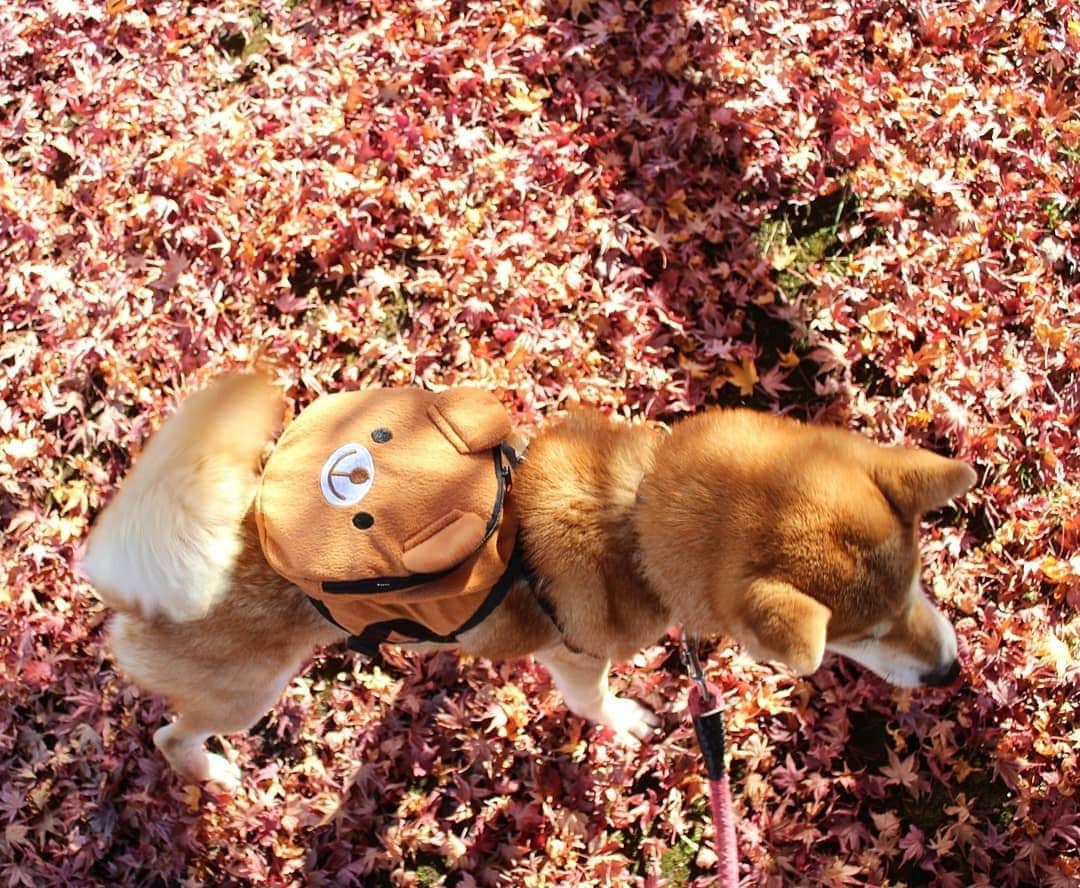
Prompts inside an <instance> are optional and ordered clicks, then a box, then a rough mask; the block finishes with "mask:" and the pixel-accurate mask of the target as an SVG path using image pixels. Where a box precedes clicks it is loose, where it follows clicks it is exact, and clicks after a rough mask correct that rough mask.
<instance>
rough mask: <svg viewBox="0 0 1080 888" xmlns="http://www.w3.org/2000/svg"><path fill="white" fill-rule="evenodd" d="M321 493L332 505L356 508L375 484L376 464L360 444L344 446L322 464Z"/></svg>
mask: <svg viewBox="0 0 1080 888" xmlns="http://www.w3.org/2000/svg"><path fill="white" fill-rule="evenodd" d="M319 480H320V482H321V484H322V493H323V496H324V497H325V498H326V501H327V502H328V503H330V505H332V506H355V505H356V504H357V503H358V502H360V500H362V499H363V498H364V497H365V496H367V492H368V491H369V490H371V485H372V484H374V483H375V461H374V460H373V459H372V458H371V453H369V452H368V449H367V448H366V447H364V445H363V444H346V445H344V446H343V447H339V448H338V449H337V450H335V451H334V452H333V453H332V454H331V455H330V458H329V459H328V460H327V461H326V462H325V463H323V467H322V473H321V475H320V477H319Z"/></svg>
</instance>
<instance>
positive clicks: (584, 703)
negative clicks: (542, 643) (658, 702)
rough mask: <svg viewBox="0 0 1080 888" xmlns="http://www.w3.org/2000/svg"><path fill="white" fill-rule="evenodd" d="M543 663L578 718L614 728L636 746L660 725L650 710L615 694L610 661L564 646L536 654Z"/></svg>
mask: <svg viewBox="0 0 1080 888" xmlns="http://www.w3.org/2000/svg"><path fill="white" fill-rule="evenodd" d="M534 656H535V657H536V659H537V660H539V661H540V662H541V663H543V664H544V665H545V666H546V667H547V670H548V672H550V673H551V680H552V682H553V683H554V685H555V687H556V688H558V689H559V693H561V694H562V695H563V699H564V700H565V701H566V706H567V708H568V709H569V710H570V711H571V712H573V713H574V714H575V715H579V716H581V717H582V718H586V719H588V720H589V721H594V722H597V723H599V724H601V725H604V726H606V727H609V728H611V729H612V730H613V731H615V735H616V736H617V737H618V738H619V740H621V741H622V742H623V743H626V744H627V745H629V746H637V745H638V744H639V743H640V742H641V741H642V740H645V739H647V738H648V737H650V736H651V735H652V734H653V733H655V731H656V728H657V727H658V726H659V724H660V720H659V719H658V718H657V717H656V715H655V714H654V713H653V712H651V711H650V710H648V709H646V708H645V707H644V706H642V705H641V704H640V703H638V702H636V701H635V700H630V699H628V698H626V697H620V696H618V695H617V694H614V693H612V691H611V688H610V687H609V686H608V668H609V666H610V664H609V663H608V661H607V660H599V659H597V658H595V657H590V656H588V655H586V654H578V653H574V652H573V651H570V650H569V649H568V648H566V647H565V646H564V645H561V644H560V645H556V646H555V647H553V648H548V649H547V650H544V651H540V652H538V653H537V654H535V655H534Z"/></svg>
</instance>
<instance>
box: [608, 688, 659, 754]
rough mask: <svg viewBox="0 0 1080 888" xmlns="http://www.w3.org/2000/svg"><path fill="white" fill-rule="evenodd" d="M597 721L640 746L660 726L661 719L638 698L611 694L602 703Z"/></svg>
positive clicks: (619, 736)
mask: <svg viewBox="0 0 1080 888" xmlns="http://www.w3.org/2000/svg"><path fill="white" fill-rule="evenodd" d="M597 721H598V722H600V724H602V725H606V726H607V727H609V728H611V729H612V730H613V731H615V734H616V736H617V737H618V738H619V739H620V740H622V741H623V742H624V743H627V744H629V745H630V746H638V745H639V744H640V743H641V741H643V740H646V739H648V738H649V737H651V736H652V735H653V733H654V732H655V731H656V729H657V728H658V727H660V719H659V718H658V717H657V716H656V713H654V712H653V711H652V710H651V709H648V708H647V707H645V706H642V705H641V704H640V703H638V702H637V701H636V700H630V699H628V698H626V697H616V696H615V695H614V694H609V695H608V696H607V697H605V698H604V701H603V703H602V704H601V705H600V712H599V717H598V718H597Z"/></svg>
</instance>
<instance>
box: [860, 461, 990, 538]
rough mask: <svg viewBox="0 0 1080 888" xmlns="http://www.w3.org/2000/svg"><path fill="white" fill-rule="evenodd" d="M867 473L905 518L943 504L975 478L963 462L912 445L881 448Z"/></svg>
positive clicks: (908, 518)
mask: <svg viewBox="0 0 1080 888" xmlns="http://www.w3.org/2000/svg"><path fill="white" fill-rule="evenodd" d="M871 476H872V477H873V479H874V483H875V484H877V486H878V489H879V490H880V491H881V492H882V493H883V494H885V498H886V499H887V500H888V501H889V503H890V504H891V505H892V507H893V508H894V509H896V511H897V512H899V513H900V516H901V517H902V518H904V519H905V520H906V521H916V520H918V518H919V516H920V515H922V514H923V513H924V512H929V511H930V510H931V509H936V508H938V507H940V506H943V505H945V503H947V502H949V500H951V499H953V498H954V497H957V496H959V495H960V494H962V493H963V492H964V491H966V490H967V489H968V488H970V487H971V486H972V485H973V484H974V483H975V481H976V478H977V476H976V474H975V470H974V469H973V468H971V466H969V465H968V464H967V463H962V462H960V460H958V459H949V458H947V457H944V456H938V455H937V454H936V453H931V452H930V451H929V450H921V449H919V448H915V447H883V448H881V450H880V452H879V453H878V456H877V461H876V463H875V465H874V467H873V468H872V470H871Z"/></svg>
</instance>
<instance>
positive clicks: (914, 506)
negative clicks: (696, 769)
mask: <svg viewBox="0 0 1080 888" xmlns="http://www.w3.org/2000/svg"><path fill="white" fill-rule="evenodd" d="M222 390H224V388H223V389H222ZM208 397H210V396H208ZM218 406H219V409H226V408H227V406H228V405H227V403H226V402H222V403H221V404H219V405H218ZM202 433H203V430H202V429H201V428H200V429H194V428H192V429H187V430H185V429H182V428H181V429H171V430H170V434H175V435H176V436H177V437H178V438H180V439H183V436H184V435H185V434H188V435H190V436H191V438H190V441H191V447H192V451H193V458H195V454H194V451H195V450H197V443H196V442H197V440H198V438H197V436H199V435H201V434H202ZM244 452H245V453H251V452H254V451H253V449H251V448H249V449H248V450H246V451H244ZM252 468H253V467H252V466H248V465H244V466H238V467H237V470H238V471H245V472H246V471H250V470H251V469H252ZM973 480H974V475H973V473H972V472H971V470H970V469H969V468H968V467H966V466H964V465H963V464H961V463H957V462H955V461H953V460H947V459H944V458H941V457H936V456H934V455H932V454H928V453H926V452H923V451H913V450H903V449H897V448H883V447H880V446H877V445H874V444H872V443H870V442H868V441H866V440H864V439H862V438H860V437H858V436H856V435H853V434H850V433H847V432H843V431H839V430H835V429H825V428H814V427H808V426H804V425H800V424H798V423H795V422H792V421H789V420H785V419H780V418H777V417H773V416H768V415H763V414H758V413H752V412H749V411H723V410H713V411H706V412H704V413H702V414H699V415H697V416H695V417H691V418H689V419H687V420H685V421H683V422H680V423H678V424H677V425H676V426H675V429H674V431H673V432H672V433H671V434H670V436H669V435H665V434H663V433H660V432H657V431H654V430H651V429H648V428H646V427H643V426H636V425H629V424H624V423H619V422H615V421H612V420H609V419H606V418H604V417H602V416H600V415H599V414H597V413H595V412H590V411H580V412H578V413H575V414H573V415H572V416H571V417H570V418H568V419H567V420H565V421H564V422H562V423H561V424H558V425H555V426H553V427H551V428H549V429H548V430H546V431H545V432H544V433H543V434H541V435H540V436H539V437H538V438H537V439H536V440H535V441H534V442H533V443H532V444H531V446H530V447H529V450H528V453H527V458H526V460H525V462H524V463H523V464H522V465H521V466H520V467H519V468H518V469H517V470H516V472H515V477H514V485H513V491H512V496H513V497H514V500H515V502H516V504H517V508H518V514H519V516H520V523H521V532H522V534H523V543H524V546H525V551H526V554H527V557H528V559H529V562H530V564H531V566H532V567H533V568H534V569H535V571H536V573H537V575H538V581H537V582H536V584H535V587H534V588H530V587H529V585H528V584H526V583H525V582H523V581H522V582H518V583H516V584H515V586H514V587H513V588H512V590H511V592H510V594H509V595H508V596H507V598H506V599H505V600H504V602H503V603H502V604H501V605H500V606H499V607H498V608H497V609H496V610H495V611H494V612H493V613H492V614H491V615H490V616H489V617H488V618H487V619H486V620H485V621H484V622H482V623H481V624H480V625H479V626H477V627H476V628H474V629H472V630H470V631H469V632H467V633H465V634H464V635H463V636H462V637H461V639H460V646H461V648H462V649H463V650H464V651H466V652H468V653H471V654H475V655H480V656H487V657H498V658H510V657H520V656H525V655H528V654H536V655H537V656H538V658H539V659H540V660H541V661H542V662H544V663H545V664H546V665H547V666H548V667H549V668H550V669H551V670H552V675H553V678H554V680H555V683H556V685H557V686H558V687H559V688H560V690H562V692H563V694H564V696H565V697H566V699H567V702H568V705H569V706H570V707H571V708H572V709H574V711H576V712H578V713H579V714H582V715H584V716H586V717H588V718H592V719H595V720H598V721H602V722H604V723H607V724H611V725H613V726H616V727H617V728H619V729H620V730H623V731H625V732H627V733H628V734H633V735H635V736H638V737H640V736H643V734H644V733H645V732H647V731H648V730H650V728H651V724H652V723H653V722H652V720H651V719H650V717H649V715H648V714H647V712H645V711H644V710H642V708H641V707H639V706H637V704H635V703H633V702H632V701H627V700H620V699H619V698H617V697H614V695H612V694H611V693H610V692H609V691H608V690H607V684H606V674H607V668H608V661H609V660H610V659H612V658H625V657H628V656H630V655H631V654H632V653H634V652H635V651H636V650H638V649H640V648H641V647H643V646H645V645H647V644H650V643H652V642H653V641H655V640H656V639H657V638H659V637H660V636H661V635H662V634H663V632H664V631H665V630H666V629H667V628H668V627H669V626H671V625H673V624H675V623H682V624H683V625H684V626H685V627H686V628H687V629H688V630H689V631H692V632H694V633H697V634H701V635H727V636H731V637H734V638H735V639H737V640H739V641H742V642H743V643H745V644H746V645H747V646H748V647H749V648H750V650H751V651H752V652H754V653H756V654H757V655H759V656H762V657H768V658H775V659H780V660H783V661H784V662H787V663H788V664H790V665H791V666H792V667H794V668H795V669H796V670H797V671H800V672H810V671H813V670H814V669H816V668H817V666H818V664H819V663H820V661H821V658H822V656H823V654H824V650H825V646H826V644H830V643H833V642H836V643H837V644H838V645H846V646H847V647H846V648H842V649H843V650H844V652H845V653H849V655H852V656H858V654H859V652H860V651H863V650H864V649H872V655H873V656H872V658H873V657H878V656H886V657H887V658H889V657H894V658H899V660H901V661H902V662H903V667H904V670H906V671H903V675H904V676H909V675H910V674H911V672H912V670H922V669H925V670H926V671H927V673H931V674H933V675H938V676H940V675H946V678H947V677H948V675H954V674H955V671H954V670H955V669H956V668H958V667H957V665H956V663H955V637H954V636H951V642H950V635H951V629H948V627H947V624H944V621H943V618H942V617H941V615H940V614H939V613H938V612H937V611H936V609H934V608H933V606H932V605H931V604H930V602H929V601H928V600H927V599H926V597H925V596H924V595H922V594H920V593H919V592H918V582H917V578H918V567H919V556H918V550H917V522H918V515H919V513H921V512H922V511H923V510H926V509H929V508H933V507H936V506H938V505H941V504H943V503H944V502H945V501H946V500H947V499H949V498H951V497H953V496H955V495H957V494H958V493H960V492H962V491H963V490H965V489H966V488H967V487H968V486H970V484H971V483H972V482H973ZM148 481H149V483H148ZM127 484H128V485H130V486H132V488H133V489H134V490H135V493H133V494H132V495H131V497H130V498H129V500H128V502H129V503H130V502H136V503H138V505H137V506H131V505H128V506H125V508H142V509H151V508H155V507H156V508H167V507H168V506H169V504H168V503H159V504H156V505H154V504H153V482H152V479H146V478H144V477H141V476H140V475H139V472H138V468H136V471H135V473H134V474H133V476H132V479H131V480H129V481H128V482H127ZM136 494H141V495H136ZM119 499H122V497H121V498H118V500H119ZM211 511H213V510H211ZM214 514H217V512H216V511H214ZM193 520H198V519H197V518H194V519H193ZM136 523H137V522H136ZM129 524H130V522H129ZM104 526H106V527H110V526H117V522H115V521H114V522H105V523H104ZM97 534H98V532H97V531H95V535H94V536H93V537H92V539H91V541H90V545H91V549H93V547H95V546H102V547H106V548H108V549H109V550H110V551H109V552H107V553H106V554H107V555H108V556H109V557H106V558H105V559H104V560H105V561H106V562H110V563H113V562H115V559H116V558H121V559H122V558H123V553H124V552H126V551H129V550H131V549H132V547H137V546H139V545H142V544H143V543H144V542H145V541H143V540H141V539H138V538H135V539H127V540H116V539H113V538H112V537H111V536H110V535H109V534H108V533H106V534H103V537H104V538H98V536H97ZM238 535H239V544H240V554H239V556H238V558H237V560H236V563H235V566H234V569H233V572H232V576H231V580H230V582H229V583H228V586H227V589H228V591H227V594H225V596H224V597H223V598H221V599H220V600H218V601H216V602H215V603H214V605H213V606H212V608H211V609H210V611H209V612H208V613H207V614H206V615H205V616H204V617H202V618H200V619H195V620H188V621H181V622H175V621H172V620H170V619H168V618H167V617H165V616H163V615H161V614H160V613H155V614H154V615H146V614H145V613H143V612H142V611H141V610H140V608H139V607H138V606H137V603H136V605H134V606H133V605H132V604H131V603H130V602H131V600H132V595H130V594H129V595H119V596H116V595H113V596H111V597H110V598H111V600H112V601H116V602H118V603H120V605H121V609H122V613H123V616H122V617H121V618H120V619H119V620H118V621H117V622H116V624H115V627H114V631H113V635H112V643H113V648H114V651H115V654H116V657H117V660H118V662H119V663H120V665H121V666H122V667H123V668H124V669H125V671H127V672H128V673H129V674H130V675H131V676H132V677H133V678H134V679H135V680H136V681H137V682H138V683H139V684H141V685H142V686H144V687H146V688H147V689H149V690H153V691H156V692H158V693H161V694H162V695H164V696H165V697H166V698H167V699H168V700H169V702H170V704H171V705H172V706H173V707H174V708H175V709H176V711H177V712H178V713H179V718H178V720H177V722H176V723H174V724H173V725H171V726H169V727H168V728H165V729H162V731H160V732H159V734H158V736H157V738H156V739H157V741H158V745H159V746H160V747H161V748H162V751H163V752H164V753H165V754H166V755H167V756H168V757H169V759H170V761H171V762H172V763H173V764H174V766H175V767H177V768H178V769H179V770H181V771H182V772H183V773H185V774H186V775H187V776H189V777H190V778H192V779H208V778H209V779H217V780H218V781H219V782H222V783H226V784H232V783H233V782H234V781H235V778H236V775H235V774H232V773H231V772H229V773H223V769H226V768H228V767H229V766H227V765H226V764H225V763H224V762H222V761H220V760H216V758H215V757H214V756H211V755H208V754H207V753H205V751H203V750H202V741H203V739H204V738H205V737H206V736H207V735H208V734H212V733H222V732H229V731H236V730H242V729H244V728H246V727H248V726H249V725H250V724H252V723H253V722H254V721H256V720H257V719H258V718H259V717H260V716H261V715H262V714H263V712H264V711H265V710H266V709H267V708H268V707H269V706H270V705H272V703H273V701H274V699H275V698H276V696H277V694H278V693H280V690H281V688H282V687H283V686H284V683H285V681H287V680H288V677H289V676H290V675H291V674H292V672H293V671H294V670H296V669H297V668H298V667H299V666H300V664H301V663H302V662H303V660H304V659H305V658H306V657H307V656H308V655H309V654H310V653H311V652H312V650H313V649H314V648H316V647H317V646H319V645H321V644H325V643H329V642H332V641H335V640H338V639H340V638H341V637H342V634H341V633H340V631H339V630H337V629H336V628H335V627H333V626H331V625H330V624H328V623H327V622H325V621H324V620H323V619H322V618H321V617H320V616H319V615H318V614H317V613H316V612H315V610H314V609H313V608H312V606H311V604H310V603H309V602H308V601H307V600H306V598H305V596H304V595H303V594H302V593H301V592H300V591H299V590H298V589H296V588H295V587H294V586H291V585H290V584H289V583H288V582H287V581H286V580H284V579H282V578H281V577H279V576H278V575H277V574H275V573H274V572H273V570H271V569H270V567H269V566H268V565H267V563H266V561H265V559H264V557H263V554H262V550H261V548H260V546H259V540H258V535H257V533H256V531H255V528H254V525H253V521H252V517H251V514H250V512H249V513H248V516H247V517H246V518H245V520H244V522H243V524H242V526H241V527H240V528H239V531H238ZM158 542H159V543H160V541H158ZM125 547H127V548H125ZM112 550H115V551H112ZM106 594H108V593H106ZM135 598H136V599H137V595H136V596H135ZM549 615H550V616H549ZM552 617H553V618H554V619H552ZM868 632H869V633H870V636H867V635H866V633H868ZM950 643H951V645H952V646H951V648H950V647H949V644H950ZM851 651H854V653H851ZM882 652H885V653H884V654H882ZM946 670H947V672H948V674H946ZM921 674H922V673H921V672H919V675H921ZM918 680H923V679H918ZM927 680H929V679H927Z"/></svg>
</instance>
